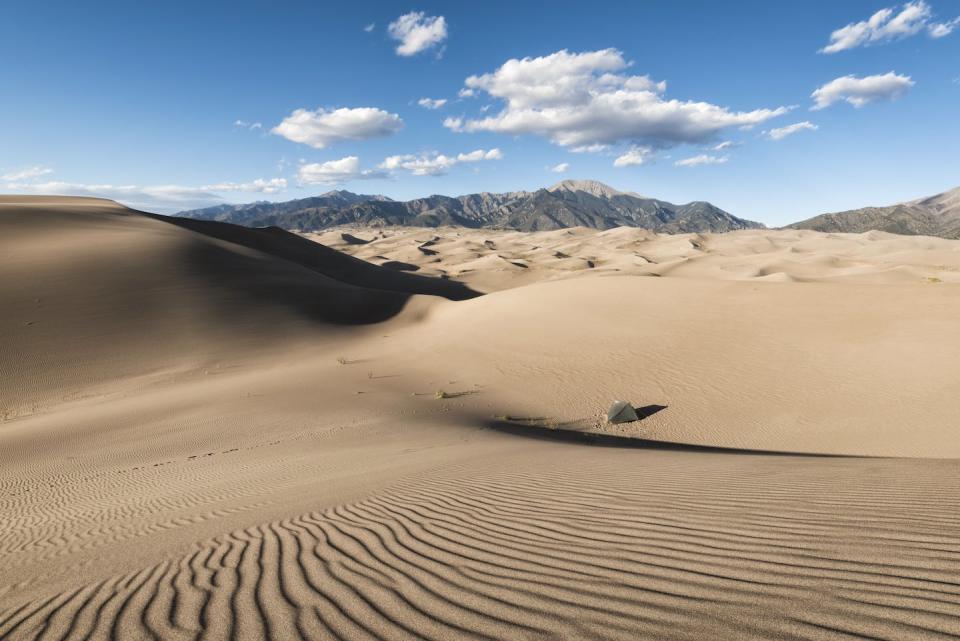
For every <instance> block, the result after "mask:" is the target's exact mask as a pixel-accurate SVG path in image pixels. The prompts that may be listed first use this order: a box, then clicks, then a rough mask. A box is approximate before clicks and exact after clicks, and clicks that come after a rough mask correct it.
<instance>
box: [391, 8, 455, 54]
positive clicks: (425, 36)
mask: <svg viewBox="0 0 960 641" xmlns="http://www.w3.org/2000/svg"><path fill="white" fill-rule="evenodd" d="M387 33H388V34H389V35H390V37H391V38H393V39H394V40H397V41H399V42H400V44H399V45H397V55H399V56H413V55H416V54H418V53H420V52H421V51H426V50H427V49H429V48H430V47H433V46H435V45H438V44H440V43H441V42H443V41H444V40H446V38H447V21H446V20H445V19H444V17H443V16H428V15H426V14H425V13H424V12H423V11H411V12H410V13H405V14H403V15H402V16H400V17H399V18H397V19H396V20H394V21H393V22H391V23H390V25H389V26H388V27H387Z"/></svg>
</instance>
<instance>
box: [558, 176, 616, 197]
mask: <svg viewBox="0 0 960 641" xmlns="http://www.w3.org/2000/svg"><path fill="white" fill-rule="evenodd" d="M547 191H583V192H586V193H588V194H590V195H591V196H599V197H601V198H612V197H613V196H621V195H623V194H624V193H625V192H622V191H620V190H617V189H614V188H613V187H611V186H610V185H605V184H603V183H602V182H600V181H598V180H561V181H560V182H558V183H557V184H556V185H553V186H552V187H547Z"/></svg>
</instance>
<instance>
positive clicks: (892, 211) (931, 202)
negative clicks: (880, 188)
mask: <svg viewBox="0 0 960 641" xmlns="http://www.w3.org/2000/svg"><path fill="white" fill-rule="evenodd" d="M789 227H791V228H793V229H813V230H815V231H823V232H850V233H860V232H865V231H871V230H878V231H886V232H890V233H893V234H904V235H909V236H916V235H920V236H939V237H941V238H953V239H960V187H958V188H956V189H951V190H950V191H945V192H943V193H942V194H937V195H936V196H930V197H928V198H921V199H918V200H911V201H908V202H905V203H899V204H896V205H889V206H887V207H863V208H861V209H852V210H849V211H842V212H838V213H833V214H821V215H819V216H815V217H813V218H810V219H808V220H804V221H801V222H799V223H794V224H792V225H789Z"/></svg>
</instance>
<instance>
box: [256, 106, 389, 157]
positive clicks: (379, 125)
mask: <svg viewBox="0 0 960 641" xmlns="http://www.w3.org/2000/svg"><path fill="white" fill-rule="evenodd" d="M402 128H403V120H401V119H400V116H398V115H397V114H392V113H388V112H386V111H383V110H382V109H377V108H375V107H357V108H355V109H350V108H346V107H342V108H340V109H332V110H326V109H317V110H316V111H310V110H309V109H297V110H295V111H294V112H293V113H291V114H290V115H289V116H287V117H286V118H284V119H283V122H281V123H280V124H279V125H277V126H276V127H274V128H273V129H272V130H271V132H272V133H274V134H276V135H278V136H283V137H284V138H286V139H287V140H292V141H293V142H299V143H303V144H305V145H310V146H311V147H314V148H315V149H323V148H324V147H328V146H330V145H334V144H336V143H339V142H344V141H347V140H368V139H370V138H384V137H386V136H390V135H392V134H395V133H396V132H398V131H400V129H402Z"/></svg>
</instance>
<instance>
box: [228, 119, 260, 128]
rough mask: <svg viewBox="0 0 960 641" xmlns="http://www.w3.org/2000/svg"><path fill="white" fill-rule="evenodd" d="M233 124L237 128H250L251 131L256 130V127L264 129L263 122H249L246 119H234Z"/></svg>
mask: <svg viewBox="0 0 960 641" xmlns="http://www.w3.org/2000/svg"><path fill="white" fill-rule="evenodd" d="M233 126H234V127H236V128H237V129H249V130H250V131H254V130H255V129H263V123H260V122H247V121H246V120H234V121H233Z"/></svg>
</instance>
